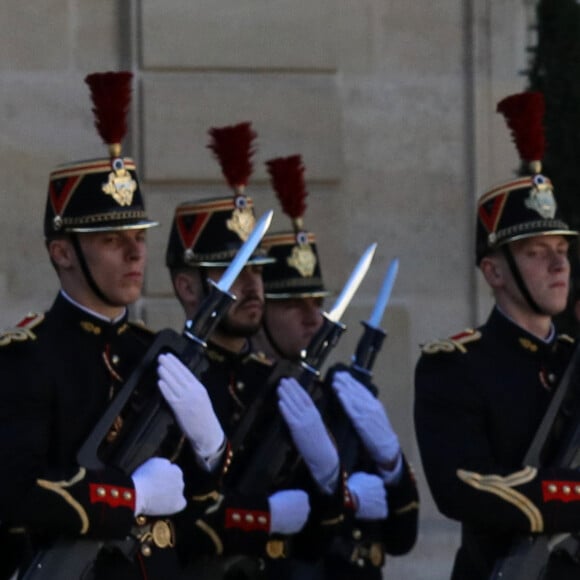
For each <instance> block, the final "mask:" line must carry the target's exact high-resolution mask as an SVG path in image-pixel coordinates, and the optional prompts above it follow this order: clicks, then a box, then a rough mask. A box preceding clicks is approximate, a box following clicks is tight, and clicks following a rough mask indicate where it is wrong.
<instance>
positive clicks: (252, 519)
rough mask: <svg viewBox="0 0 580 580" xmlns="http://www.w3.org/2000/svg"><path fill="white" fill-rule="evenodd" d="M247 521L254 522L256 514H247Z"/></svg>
mask: <svg viewBox="0 0 580 580" xmlns="http://www.w3.org/2000/svg"><path fill="white" fill-rule="evenodd" d="M246 521H247V522H248V523H250V524H252V523H254V516H253V515H252V514H247V515H246Z"/></svg>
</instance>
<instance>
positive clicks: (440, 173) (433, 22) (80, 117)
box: [0, 0, 530, 580]
mask: <svg viewBox="0 0 580 580" xmlns="http://www.w3.org/2000/svg"><path fill="white" fill-rule="evenodd" d="M529 10H530V7H529V3H528V4H526V3H524V2H522V1H521V0H502V1H501V2H498V1H496V0H493V1H492V0H468V1H467V2H462V1H460V0H440V1H439V2H435V3H433V2H425V1H419V2H401V1H397V0H387V1H381V0H359V1H358V2H351V1H347V0H309V1H305V0H293V1H290V0H270V1H269V2H266V1H265V0H243V1H239V0H238V1H233V0H223V1H221V2H219V3H216V2H210V1H209V0H198V1H196V2H190V1H188V0H164V1H163V2H155V1H153V0H45V1H44V2H42V3H41V4H38V3H35V4H30V5H29V4H27V3H22V2H16V1H15V0H7V1H6V2H5V3H4V5H3V16H2V19H0V115H1V119H2V130H1V131H0V204H1V205H0V208H1V211H0V242H1V247H2V251H1V252H0V326H11V325H12V324H14V323H15V322H16V321H17V320H18V319H19V318H20V317H21V316H22V315H24V314H25V313H26V312H28V311H29V310H42V309H44V308H47V307H48V306H49V305H50V303H51V301H52V299H53V296H54V294H55V291H56V288H57V280H56V277H55V276H54V274H53V272H52V269H51V267H50V265H49V264H48V261H47V259H46V253H45V250H44V247H43V239H42V215H43V211H44V203H45V200H46V187H47V183H48V174H49V172H50V171H51V170H52V169H53V168H54V167H55V166H56V165H57V164H59V163H63V162H68V161H72V160H77V159H86V158H91V157H97V156H101V155H103V154H104V152H105V150H104V146H103V145H102V144H101V143H100V140H99V137H98V136H97V134H96V131H95V130H94V128H93V119H92V114H91V112H90V102H89V96H88V91H87V88H86V86H85V85H84V83H83V78H84V76H85V75H86V74H87V73H90V72H94V71H104V70H119V69H130V70H132V71H133V73H134V74H135V94H134V106H133V110H132V114H131V134H130V135H129V137H128V139H127V141H126V143H125V153H127V154H129V155H131V156H133V157H134V158H135V159H136V161H137V163H138V168H139V174H140V176H141V181H142V188H143V190H144V192H145V195H146V197H147V203H148V206H149V209H150V213H151V215H152V216H154V217H155V218H157V219H159V220H160V221H161V223H162V225H161V227H160V228H157V229H156V230H152V231H151V232H150V237H149V240H150V259H149V270H148V276H147V281H146V289H145V295H144V297H143V299H142V300H141V301H140V303H139V304H138V305H137V307H136V309H135V312H136V314H138V315H140V316H142V317H143V318H145V320H146V321H147V322H148V323H149V324H150V325H151V326H152V327H153V328H162V327H164V326H172V327H174V328H180V327H181V325H182V318H181V313H180V310H179V307H178V306H177V304H176V302H175V300H174V299H173V297H172V293H171V287H170V283H169V279H168V276H167V273H166V271H165V268H164V265H163V255H164V245H165V242H166V239H167V235H168V227H169V223H170V220H171V216H172V213H173V210H174V207H175V205H176V204H177V203H179V202H181V201H185V200H189V199H201V198H204V197H214V196H222V195H228V194H229V191H228V189H227V186H226V184H225V182H224V180H223V178H222V176H221V175H220V171H219V167H218V164H217V162H216V161H215V160H214V159H212V157H211V154H210V151H209V150H208V149H207V147H206V145H207V130H208V128H209V127H211V126H221V125H226V124H232V123H236V122H240V121H245V120H250V121H252V123H253V125H254V128H255V130H256V131H257V133H258V143H257V145H258V149H257V153H256V156H255V160H254V162H255V172H254V175H253V177H252V179H251V181H250V185H249V188H248V192H249V194H250V195H251V196H252V197H253V198H254V202H255V206H256V209H257V211H258V212H259V213H261V212H262V211H265V210H266V209H270V208H273V209H277V202H276V200H275V196H274V194H273V193H272V192H271V190H270V187H269V184H268V181H267V177H266V173H265V171H264V161H265V160H266V159H269V158H271V157H276V156H282V155H290V154H294V153H300V154H302V155H303V158H304V162H305V165H306V178H307V183H308V189H309V193H310V195H309V197H308V199H307V201H308V210H307V214H306V219H305V222H306V225H307V227H308V228H309V229H311V230H313V231H315V232H316V234H317V237H318V247H319V252H320V255H321V260H322V266H323V269H324V275H325V278H326V281H327V284H328V286H329V287H330V288H332V289H334V290H335V291H339V290H340V288H341V286H342V284H343V283H344V281H345V280H346V278H347V276H348V274H349V272H350V269H351V268H352V266H353V265H354V263H355V262H356V260H357V258H358V257H359V255H360V254H361V253H362V251H363V250H364V248H365V247H366V246H367V245H368V244H370V243H371V242H375V241H376V242H378V244H379V246H378V250H377V254H376V257H375V260H374V263H373V266H372V269H371V271H370V273H369V275H368V277H367V279H366V280H365V282H364V283H363V285H362V287H361V290H360V292H359V293H358V294H357V296H356V298H355V301H354V303H353V306H352V308H350V309H349V310H348V311H347V314H346V316H345V321H346V323H347V326H348V330H347V332H346V334H345V335H344V337H343V339H342V341H341V343H340V345H339V347H338V348H337V350H336V353H335V356H334V359H342V360H345V359H348V357H350V354H351V353H352V352H353V350H354V346H355V344H356V341H357V339H358V336H359V334H360V325H359V321H360V320H364V319H365V318H366V317H368V315H369V313H370V311H371V309H372V306H373V302H374V297H375V294H376V292H377V291H378V289H379V286H380V283H381V280H382V278H383V276H384V274H385V272H386V269H387V267H388V264H389V263H390V261H391V260H392V259H393V258H394V257H399V259H400V271H399V277H398V280H397V282H396V285H395V288H394V292H393V295H392V301H391V304H390V306H389V308H388V310H387V313H386V315H385V321H384V324H385V328H386V329H387V330H388V332H389V336H388V338H387V341H386V343H385V346H384V350H383V353H382V354H381V357H380V359H379V360H378V363H377V367H376V378H377V383H378V384H379V385H380V386H381V397H382V399H383V400H384V402H385V403H386V404H387V407H388V409H389V412H390V415H391V418H392V420H393V423H394V425H395V427H396V428H397V430H398V431H399V433H400V436H401V440H402V442H403V445H404V447H405V449H406V451H407V454H408V456H409V458H410V459H411V461H412V462H413V464H414V465H415V467H416V471H417V477H418V480H419V482H420V489H421V495H422V515H421V534H420V540H419V542H418V544H417V547H416V549H415V550H414V551H413V552H412V553H411V554H410V555H408V556H405V557H402V558H396V559H393V560H392V561H391V562H390V563H389V567H390V570H391V571H390V573H389V574H388V577H392V578H399V577H406V578H408V579H409V580H411V579H413V578H417V579H419V578H427V577H428V578H431V579H433V580H439V579H440V580H443V579H444V578H446V577H448V573H449V569H450V567H451V562H452V556H453V552H454V549H455V546H456V543H457V528H456V526H455V525H454V524H453V523H450V522H447V521H446V520H444V519H443V518H442V517H441V516H439V514H438V513H437V511H436V509H435V507H434V505H433V502H432V500H431V498H430V496H429V492H428V489H427V488H426V485H425V483H424V478H423V476H422V472H421V466H420V460H419V457H418V452H417V449H416V444H415V440H414V435H413V426H412V402H413V367H414V364H415V361H416V359H417V357H418V354H419V345H420V344H421V343H422V342H425V341H427V340H430V339H432V338H436V337H443V336H447V335H449V334H450V333H453V332H455V331H458V330H461V329H462V328H464V327H466V326H471V325H475V324H477V323H479V322H481V320H482V319H483V316H484V315H485V313H486V311H487V309H488V308H489V296H488V293H487V292H486V290H485V289H484V288H483V286H482V284H481V280H479V279H478V278H477V277H476V275H475V272H474V268H473V257H472V247H473V242H472V238H473V223H474V203H475V199H476V197H477V195H478V194H479V193H481V192H482V191H483V190H484V189H485V188H486V187H488V186H490V185H492V184H493V183H495V182H497V181H500V180H503V179H505V178H506V177H509V176H510V175H511V172H512V170H513V168H514V167H515V166H516V156H515V152H514V151H513V147H512V145H511V144H510V143H509V137H508V135H507V131H506V130H505V128H504V126H503V122H502V120H501V119H500V118H497V117H498V116H497V115H495V113H494V107H495V103H496V101H497V100H499V98H501V97H502V96H504V95H506V94H508V93H510V92H514V91H516V90H520V89H522V88H523V79H522V77H521V75H519V71H521V70H522V68H524V67H525V56H524V55H525V52H524V51H525V44H526V24H527V19H528V17H529ZM287 226H288V223H287V220H286V218H285V216H283V215H281V213H280V212H278V213H277V214H276V216H275V219H274V225H273V227H272V231H274V230H275V229H282V228H286V227H287ZM334 359H333V360H334Z"/></svg>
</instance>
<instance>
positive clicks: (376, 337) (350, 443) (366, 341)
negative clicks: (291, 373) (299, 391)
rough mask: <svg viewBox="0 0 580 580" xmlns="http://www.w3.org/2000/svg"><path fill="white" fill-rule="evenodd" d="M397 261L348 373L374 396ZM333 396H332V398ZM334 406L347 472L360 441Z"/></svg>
mask: <svg viewBox="0 0 580 580" xmlns="http://www.w3.org/2000/svg"><path fill="white" fill-rule="evenodd" d="M398 269H399V261H398V260H397V259H395V260H393V261H392V262H391V264H390V265H389V268H388V270H387V273H386V275H385V278H384V280H383V284H382V286H381V289H380V291H379V293H378V295H377V300H376V302H375V306H374V308H373V311H372V313H371V315H370V317H369V319H368V321H362V322H361V324H362V326H363V329H364V330H363V333H362V336H361V337H360V339H359V341H358V344H357V347H356V350H355V353H354V355H353V357H352V361H351V364H350V368H349V372H350V373H351V374H352V375H353V377H355V378H356V379H357V380H358V381H360V382H361V383H362V384H363V385H365V386H366V387H367V389H369V390H370V391H371V392H372V393H373V395H375V396H376V395H377V392H376V388H375V387H374V386H373V385H372V376H373V375H372V369H373V366H374V364H375V360H376V357H377V355H378V353H379V351H380V350H381V347H382V345H383V342H384V340H385V338H386V336H387V333H386V332H385V331H384V330H383V329H382V328H381V327H380V325H381V320H382V318H383V314H384V312H385V309H386V307H387V304H388V301H389V298H390V295H391V292H392V289H393V285H394V283H395V279H396V277H397V272H398ZM339 368H340V367H336V368H335V369H330V371H329V373H328V374H327V378H326V381H325V383H326V384H328V383H329V382H330V380H331V379H332V374H333V373H334V372H335V371H336V370H339ZM334 399H335V397H333V400H334ZM336 403H337V404H335V405H333V412H332V416H331V419H332V423H333V425H332V429H331V430H332V433H333V435H334V438H335V440H336V443H337V447H338V452H339V455H340V460H341V465H342V467H343V468H344V469H345V470H346V472H347V473H351V472H352V470H353V469H354V467H355V465H356V462H357V459H358V455H359V447H360V441H359V437H358V435H357V433H356V431H355V430H354V427H353V426H352V423H351V421H350V418H349V417H348V415H347V414H346V413H345V411H344V409H343V408H342V406H341V405H340V403H339V402H338V401H336Z"/></svg>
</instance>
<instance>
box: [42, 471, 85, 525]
mask: <svg viewBox="0 0 580 580" xmlns="http://www.w3.org/2000/svg"><path fill="white" fill-rule="evenodd" d="M86 473H87V471H86V469H85V468H84V467H81V468H80V469H79V471H78V473H77V474H76V475H75V476H74V477H73V478H72V479H69V480H68V481H48V480H46V479H37V480H36V483H37V485H38V486H39V487H42V488H43V489H46V490H48V491H52V492H54V493H56V494H58V495H60V496H61V497H62V498H63V499H64V501H65V502H66V503H68V505H70V506H71V507H72V508H73V509H74V510H75V511H76V512H77V514H78V516H79V518H80V520H81V530H80V534H81V535H85V534H86V533H87V532H88V531H89V516H88V515H87V512H86V511H85V508H84V507H83V506H82V505H81V504H80V503H79V502H78V501H77V500H76V499H74V497H73V496H72V495H71V494H70V493H69V492H68V491H66V490H65V489H64V488H66V487H71V486H73V485H75V484H76V483H78V482H79V481H82V480H83V479H84V478H85V475H86Z"/></svg>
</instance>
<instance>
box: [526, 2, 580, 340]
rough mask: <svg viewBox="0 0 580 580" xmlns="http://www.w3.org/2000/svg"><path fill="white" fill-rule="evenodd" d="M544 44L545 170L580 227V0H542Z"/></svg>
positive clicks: (568, 317) (538, 69)
mask: <svg viewBox="0 0 580 580" xmlns="http://www.w3.org/2000/svg"><path fill="white" fill-rule="evenodd" d="M537 23H538V44H537V46H536V47H529V48H530V49H531V50H533V58H532V63H531V67H530V70H529V73H528V74H529V88H530V90H537V91H541V92H542V93H544V96H545V100H546V116H545V129H546V142H547V145H546V154H545V156H544V162H543V173H545V174H546V175H547V176H549V177H550V179H551V180H552V182H553V184H554V191H555V192H556V197H557V199H558V205H559V207H560V210H561V212H562V215H563V216H564V218H565V219H566V221H567V222H568V223H569V224H570V226H571V227H572V228H574V229H580V4H578V3H577V1H576V0H539V2H538V5H537ZM573 256H575V257H576V259H573V260H572V270H573V286H574V288H573V292H572V299H571V304H570V307H569V308H568V310H567V312H566V313H565V314H564V316H563V317H562V320H561V321H559V322H561V323H562V324H563V326H564V329H565V330H566V331H567V332H570V333H573V334H576V333H577V330H578V323H577V321H576V319H575V317H574V315H573V309H572V303H573V302H574V301H575V300H576V299H577V298H580V264H579V262H578V252H577V250H576V251H574V252H573Z"/></svg>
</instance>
